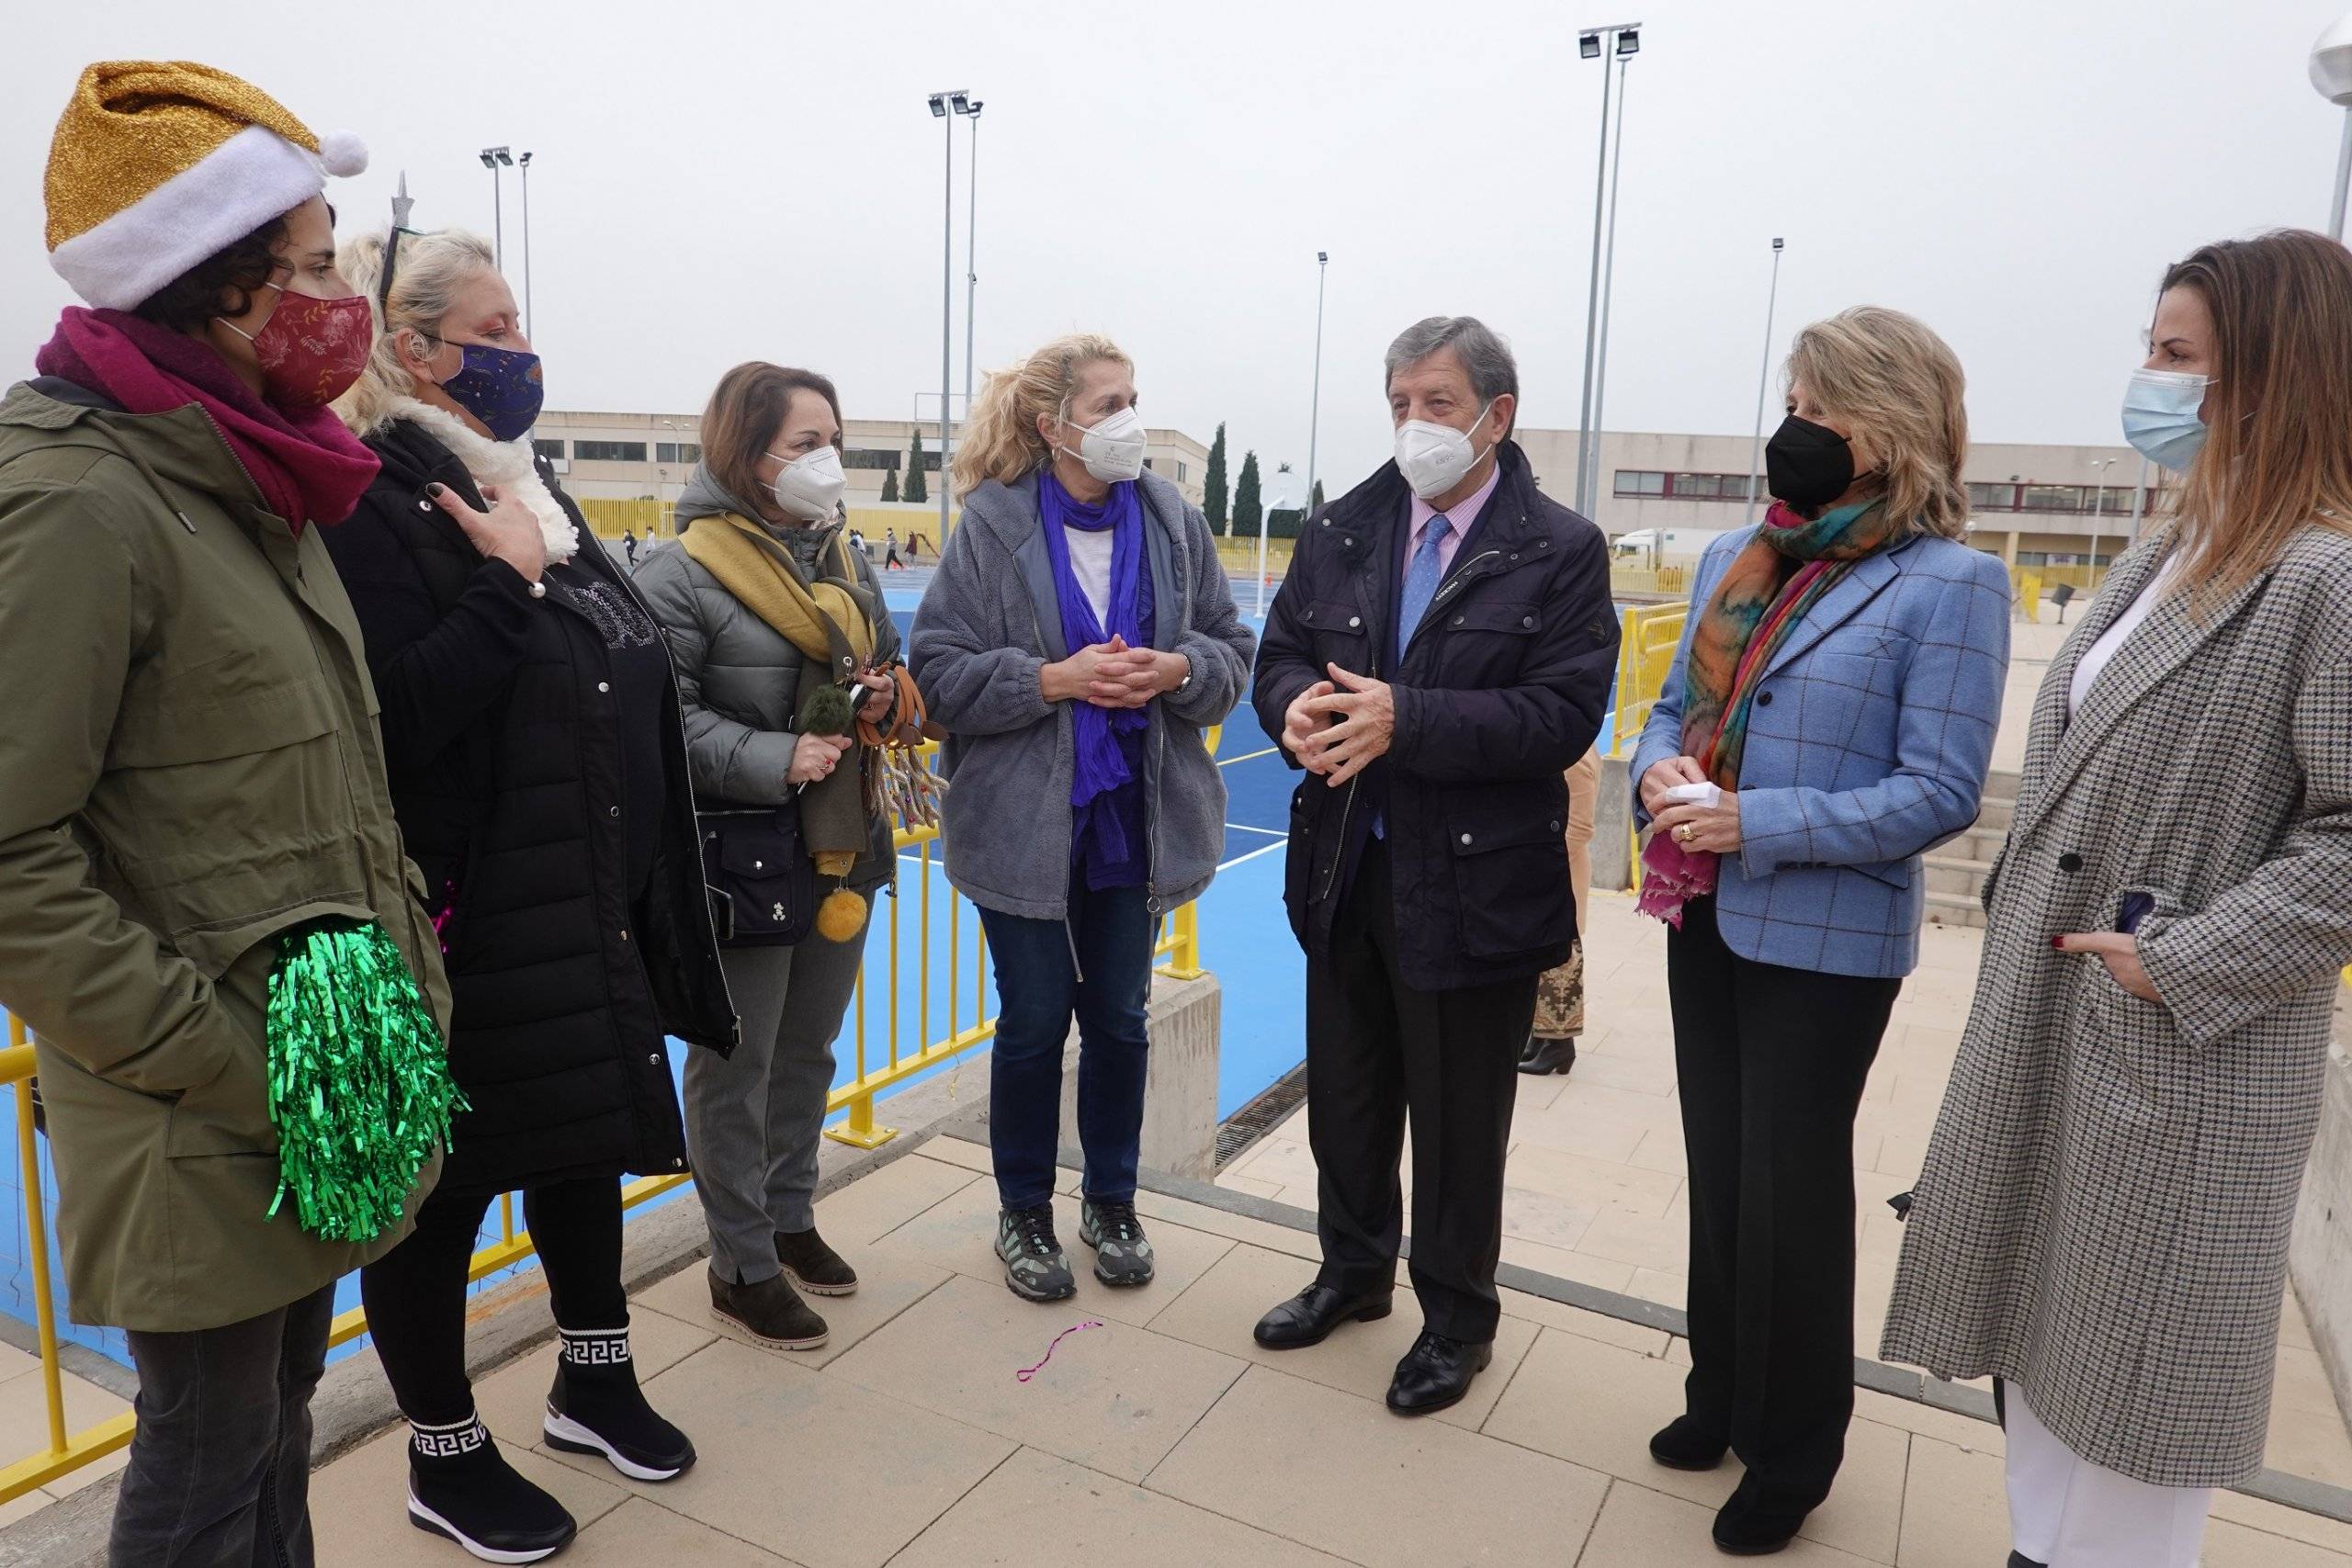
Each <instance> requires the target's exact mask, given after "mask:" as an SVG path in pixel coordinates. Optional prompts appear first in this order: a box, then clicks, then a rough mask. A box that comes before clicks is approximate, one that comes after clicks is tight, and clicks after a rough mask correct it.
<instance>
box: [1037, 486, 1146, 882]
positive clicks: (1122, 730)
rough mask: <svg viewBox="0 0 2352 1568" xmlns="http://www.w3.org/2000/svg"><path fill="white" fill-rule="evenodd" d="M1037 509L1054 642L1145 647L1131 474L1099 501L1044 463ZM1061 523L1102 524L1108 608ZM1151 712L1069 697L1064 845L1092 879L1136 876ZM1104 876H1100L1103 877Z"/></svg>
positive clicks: (1139, 506)
mask: <svg viewBox="0 0 2352 1568" xmlns="http://www.w3.org/2000/svg"><path fill="white" fill-rule="evenodd" d="M1037 515H1038V519H1039V522H1040V524H1041V525H1042V526H1043V527H1044V530H1045V535H1046V555H1047V556H1048V557H1050V558H1052V560H1053V563H1054V597H1055V599H1056V601H1057V603H1058V604H1060V607H1061V613H1062V643H1063V645H1064V647H1065V648H1067V649H1069V651H1070V652H1072V653H1075V652H1077V651H1078V650H1079V649H1081V648H1091V647H1093V646H1094V645H1095V644H1097V643H1104V642H1108V641H1110V640H1111V639H1112V638H1113V637H1120V638H1123V639H1124V640H1125V642H1126V645H1127V646H1128V647H1129V648H1149V647H1150V646H1151V638H1152V631H1153V625H1152V613H1153V604H1152V591H1151V563H1150V561H1149V559H1148V553H1149V550H1148V546H1147V544H1146V543H1145V540H1144V532H1143V530H1144V521H1143V502H1142V500H1141V498H1140V497H1139V496H1138V495H1137V494H1136V487H1135V485H1134V484H1133V482H1131V481H1130V482H1122V483H1119V484H1114V485H1113V486H1112V487H1111V493H1110V494H1109V495H1107V496H1104V497H1103V501H1102V502H1101V503H1100V504H1098V505H1094V506H1088V505H1085V504H1083V503H1082V502H1079V501H1077V500H1076V499H1074V498H1073V497H1072V496H1071V495H1070V493H1069V491H1066V490H1064V489H1063V488H1062V486H1061V481H1060V480H1059V479H1056V478H1055V477H1054V471H1053V469H1052V468H1044V469H1041V470H1040V471H1039V473H1038V475H1037ZM1065 528H1079V529H1082V530H1084V531H1085V532H1087V533H1090V534H1097V533H1101V532H1102V531H1103V529H1105V528H1108V529H1110V530H1112V534H1111V604H1110V614H1109V615H1108V616H1107V621H1108V624H1107V625H1106V624H1104V618H1098V617H1097V616H1096V615H1095V614H1094V606H1093V605H1092V604H1089V603H1088V602H1087V598H1086V591H1085V590H1084V589H1083V588H1081V587H1080V586H1079V581H1078V574H1077V572H1075V571H1073V570H1071V569H1070V563H1069V540H1068V539H1067V538H1065V537H1064V536H1063V534H1062V530H1063V529H1065ZM1149 728H1151V716H1150V715H1149V713H1148V711H1147V710H1145V709H1143V708H1099V707H1096V706H1095V705H1093V704H1091V703H1089V702H1084V701H1080V702H1075V703H1072V704H1071V705H1070V738H1071V739H1072V741H1073V742H1074V743H1075V747H1076V751H1077V765H1076V766H1075V767H1074V768H1073V769H1072V771H1071V775H1070V787H1069V803H1070V806H1071V807H1072V808H1073V809H1074V811H1075V813H1076V822H1075V834H1074V838H1073V842H1072V844H1071V854H1072V855H1073V857H1074V858H1075V859H1076V860H1077V862H1078V863H1080V865H1082V866H1083V867H1084V868H1085V870H1086V873H1087V881H1088V885H1089V886H1092V887H1119V886H1135V885H1136V884H1137V883H1140V882H1142V881H1143V880H1144V872H1145V869H1146V868H1145V866H1144V865H1143V864H1142V860H1143V843H1142V839H1143V810H1142V806H1143V802H1142V798H1141V796H1142V790H1141V787H1140V783H1139V781H1140V777H1141V772H1142V769H1141V763H1142V758H1143V738H1144V735H1145V733H1146V732H1147V731H1148V729H1149ZM1106 879H1107V880H1106Z"/></svg>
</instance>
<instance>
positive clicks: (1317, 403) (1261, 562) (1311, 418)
mask: <svg viewBox="0 0 2352 1568" xmlns="http://www.w3.org/2000/svg"><path fill="white" fill-rule="evenodd" d="M1330 267H1331V253H1330V252H1329V251H1317V252H1316V253H1315V392H1314V395H1313V397H1312V398H1311V399H1310V400H1309V401H1308V403H1307V405H1306V504H1307V506H1308V507H1309V508H1312V507H1313V506H1314V504H1315V438H1316V436H1317V434H1320V433H1321V432H1322V429H1323V279H1324V276H1325V275H1326V274H1328V273H1329V271H1330ZM1299 522H1300V528H1299V532H1300V533H1301V534H1302V535H1304V534H1305V533H1306V526H1305V525H1306V515H1305V513H1301V514H1300V518H1299ZM1265 614H1266V561H1265V557H1264V554H1263V552H1262V551H1261V554H1260V556H1259V558H1258V615H1259V617H1260V618H1261V619H1263V618H1264V616H1265Z"/></svg>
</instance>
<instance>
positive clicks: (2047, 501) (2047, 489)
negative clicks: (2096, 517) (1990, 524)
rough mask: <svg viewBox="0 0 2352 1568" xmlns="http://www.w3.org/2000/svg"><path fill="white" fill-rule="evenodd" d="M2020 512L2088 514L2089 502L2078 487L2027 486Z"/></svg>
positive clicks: (2080, 487)
mask: <svg viewBox="0 0 2352 1568" xmlns="http://www.w3.org/2000/svg"><path fill="white" fill-rule="evenodd" d="M2021 510H2023V511H2026V512H2088V511H2089V510H2090V502H2089V501H2088V499H2087V498H2086V496H2085V495H2084V494H2083V487H2082V486H2080V485H2027V486H2026V487H2025V498H2024V501H2023V502H2022V503H2021Z"/></svg>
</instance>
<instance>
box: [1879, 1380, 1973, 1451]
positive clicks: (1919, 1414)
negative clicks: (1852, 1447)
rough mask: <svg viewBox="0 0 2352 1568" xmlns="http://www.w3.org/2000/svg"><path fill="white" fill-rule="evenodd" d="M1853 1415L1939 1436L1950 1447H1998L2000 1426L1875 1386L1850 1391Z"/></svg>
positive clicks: (1882, 1424) (1930, 1436) (1882, 1423)
mask: <svg viewBox="0 0 2352 1568" xmlns="http://www.w3.org/2000/svg"><path fill="white" fill-rule="evenodd" d="M1854 1415H1855V1416H1857V1417H1858V1418H1860V1419H1861V1420H1865V1421H1875V1422H1877V1423H1878V1424H1879V1425H1880V1426H1882V1427H1895V1428H1897V1429H1898V1430H1900V1431H1905V1432H1917V1433H1918V1434H1919V1435H1920V1436H1922V1437H1928V1438H1942V1439H1943V1440H1944V1441H1945V1442H1947V1443H1950V1444H1951V1445H1952V1446H1953V1447H1954V1448H1962V1449H1973V1450H1977V1451H1979V1452H1987V1453H1996V1454H1997V1453H1999V1452H2001V1451H2002V1439H2001V1429H2000V1428H1999V1427H1996V1426H1994V1425H1993V1424H1992V1423H1991V1422H1989V1421H1979V1420H1977V1419H1976V1418H1975V1417H1974V1416H1962V1415H1961V1414H1960V1413H1959V1412H1958V1411H1955V1410H1942V1409H1939V1408H1938V1407H1937V1406H1935V1405H1932V1404H1921V1403H1920V1402H1919V1401H1918V1400H1916V1399H1897V1398H1895V1397H1894V1395H1893V1394H1888V1393H1879V1392H1878V1391H1877V1390H1876V1389H1871V1388H1858V1389H1856V1390H1855V1391H1854Z"/></svg>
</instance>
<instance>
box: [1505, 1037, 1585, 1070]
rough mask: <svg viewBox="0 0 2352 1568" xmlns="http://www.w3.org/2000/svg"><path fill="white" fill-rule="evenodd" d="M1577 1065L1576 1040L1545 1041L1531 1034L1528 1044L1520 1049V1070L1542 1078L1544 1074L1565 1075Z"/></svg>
mask: <svg viewBox="0 0 2352 1568" xmlns="http://www.w3.org/2000/svg"><path fill="white" fill-rule="evenodd" d="M1576 1065H1577V1043H1576V1042H1575V1041H1574V1040H1545V1039H1544V1038H1542V1037H1541V1036H1540V1035H1534V1034H1531V1035H1529V1036H1528V1037H1527V1043H1526V1044H1525V1045H1522V1046H1521V1047H1520V1052H1519V1070H1520V1071H1521V1072H1522V1073H1532V1074H1535V1075H1537V1076H1539V1077H1540V1076H1541V1075H1543V1074H1544V1073H1565V1072H1566V1071H1567V1070H1568V1069H1569V1068H1570V1067H1573V1066H1576Z"/></svg>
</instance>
